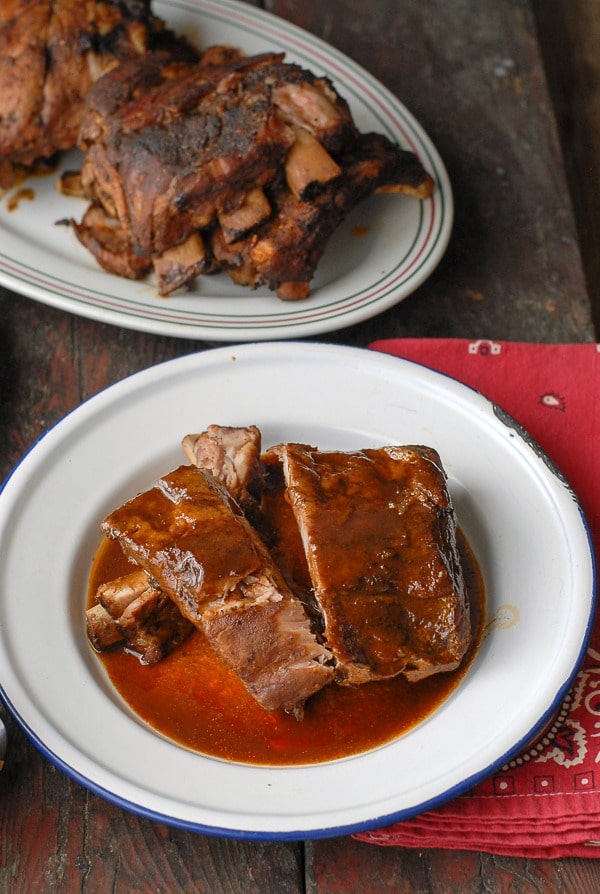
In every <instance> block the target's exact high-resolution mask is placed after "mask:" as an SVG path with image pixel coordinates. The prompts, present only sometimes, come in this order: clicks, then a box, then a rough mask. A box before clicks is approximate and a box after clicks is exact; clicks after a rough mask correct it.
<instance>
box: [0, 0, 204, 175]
mask: <svg viewBox="0 0 600 894" xmlns="http://www.w3.org/2000/svg"><path fill="white" fill-rule="evenodd" d="M159 47H160V48H164V49H167V50H168V51H169V52H174V53H175V54H176V55H178V56H179V57H180V58H186V59H188V60H192V59H193V58H195V57H196V55H197V54H196V52H195V51H194V50H193V49H192V47H191V46H190V45H189V44H187V43H186V42H184V41H181V40H179V39H176V38H175V37H174V35H173V34H172V33H171V32H170V31H169V30H168V29H167V28H165V26H164V24H163V22H162V21H161V20H160V19H158V18H157V17H156V16H154V15H152V13H151V11H150V0H2V3H1V4H0V173H1V174H2V180H3V183H4V185H5V186H6V185H9V183H10V179H11V177H14V176H15V170H16V168H17V167H30V166H32V165H34V164H35V163H36V162H38V161H39V160H40V159H50V158H51V157H52V156H54V155H55V153H57V152H58V151H60V150H65V149H71V148H73V147H74V146H75V145H76V143H77V134H78V132H79V127H80V125H81V121H82V118H83V110H84V101H85V97H86V96H87V93H88V92H89V90H90V88H91V86H92V84H93V83H94V81H95V80H96V79H97V78H98V77H99V76H100V75H102V74H103V73H104V72H106V71H108V70H109V69H110V68H113V67H114V66H115V65H117V64H118V62H120V61H122V60H125V59H131V58H137V57H140V56H142V55H144V54H145V53H147V52H148V51H149V50H152V49H157V48H159Z"/></svg>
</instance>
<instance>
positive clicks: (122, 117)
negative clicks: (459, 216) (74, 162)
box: [74, 47, 433, 299]
mask: <svg viewBox="0 0 600 894" xmlns="http://www.w3.org/2000/svg"><path fill="white" fill-rule="evenodd" d="M87 106H88V114H87V116H86V119H85V121H84V123H83V126H82V128H81V131H80V139H79V145H80V147H81V148H82V149H83V150H84V151H85V153H86V154H85V161H84V165H83V170H82V183H83V187H84V190H85V193H86V195H87V197H88V198H89V199H90V200H91V202H92V203H93V204H94V205H96V206H98V209H101V213H99V214H98V217H97V220H96V219H94V220H90V219H89V218H88V219H87V220H85V221H83V222H82V223H81V224H79V225H78V224H74V226H75V231H76V233H77V235H78V236H79V238H80V239H81V241H82V242H84V244H85V245H86V246H87V247H88V248H90V250H91V251H92V252H93V253H94V254H95V255H96V257H97V258H98V261H99V263H101V264H102V265H103V266H104V267H105V268H106V269H108V270H110V271H111V272H116V273H119V274H120V275H123V272H124V271H125V274H124V275H127V276H130V277H131V278H139V277H140V276H145V275H146V274H147V273H148V272H149V271H150V270H151V269H154V271H155V273H156V275H157V285H158V290H159V292H160V293H161V294H165V295H166V294H169V293H170V292H171V291H172V290H173V289H174V288H177V287H180V286H181V285H182V284H183V283H185V282H186V281H190V280H192V279H193V278H194V277H195V276H196V275H198V273H199V272H202V273H207V274H210V273H215V272H219V271H226V272H228V273H229V275H230V276H231V278H232V279H233V280H234V281H235V282H236V283H240V284H243V285H247V286H250V287H251V288H255V287H257V286H259V285H267V286H268V287H269V288H270V289H272V290H274V291H276V292H277V293H278V295H279V296H280V297H282V298H288V299H289V298H302V297H305V296H306V295H307V294H308V293H309V291H310V282H311V280H312V277H313V276H314V272H315V268H316V266H317V264H318V262H319V260H320V257H321V255H322V253H323V250H324V247H325V244H326V242H327V240H328V238H329V236H330V235H331V233H332V232H333V231H334V230H335V228H336V227H337V226H338V225H339V223H340V222H341V220H343V218H344V217H345V216H346V215H347V214H348V212H349V211H350V210H351V209H352V208H353V207H354V206H355V205H356V204H357V203H358V202H361V201H362V200H363V199H365V198H366V197H367V196H368V195H370V194H371V193H373V192H378V191H382V190H385V191H394V192H405V193H409V194H411V195H414V196H417V197H418V198H427V197H428V196H430V195H431V192H432V190H433V181H432V179H431V177H430V176H429V175H428V174H427V172H426V171H425V170H424V169H423V167H422V165H421V164H420V162H419V160H418V159H417V158H416V156H414V155H413V154H412V153H410V152H407V151H406V150H402V149H400V148H399V147H398V146H396V145H395V144H393V143H391V142H390V141H389V140H387V138H385V137H383V136H381V135H374V134H362V135H361V134H359V132H358V130H357V128H356V125H355V123H354V121H353V120H352V116H351V113H350V110H349V107H348V104H347V103H346V101H345V100H344V99H343V98H342V97H340V96H339V94H338V93H337V92H336V91H335V89H334V87H333V85H332V83H331V82H330V81H329V80H328V79H327V78H324V77H317V76H315V75H314V74H312V73H311V72H309V71H306V70H304V69H302V68H301V67H300V66H298V65H294V64H291V63H286V62H285V61H284V58H283V54H280V53H264V54H260V55H256V56H250V57H245V56H243V55H241V54H239V53H237V54H236V52H235V51H232V50H230V49H229V48H216V47H214V48H209V49H208V50H207V51H206V52H205V54H204V55H203V56H202V58H201V59H200V61H199V62H198V63H197V64H194V65H187V64H181V63H179V62H175V63H173V62H172V61H171V60H169V59H168V58H167V57H165V56H164V55H163V54H157V53H150V54H148V55H147V56H146V57H144V58H143V59H141V60H140V59H137V60H131V61H128V62H125V63H124V64H122V65H120V66H119V67H118V68H115V69H114V70H112V71H111V72H109V73H108V74H107V75H106V76H105V77H103V78H102V79H101V80H100V81H98V82H97V83H96V84H95V85H94V87H93V89H92V90H91V92H90V95H89V97H88V102H87ZM102 215H104V216H105V217H106V218H107V219H109V220H102ZM96 226H97V227H98V229H99V230H100V235H99V236H95V235H94V229H95V228H96ZM113 228H116V229H118V230H120V231H122V233H121V244H122V246H123V250H122V254H123V256H124V257H121V258H117V257H116V255H114V254H113V253H112V252H111V250H110V246H108V245H107V244H106V240H105V239H104V236H105V235H106V232H107V231H111V229H113ZM191 234H196V237H197V240H198V243H197V249H196V251H195V252H194V253H193V255H192V256H190V257H189V261H188V262H181V260H180V258H179V257H177V259H176V261H175V263H176V264H177V271H176V275H172V274H170V272H169V269H168V268H169V264H170V258H169V256H168V254H167V253H168V252H170V251H172V250H173V248H174V247H176V246H179V245H181V244H182V243H185V242H186V240H188V239H189V238H190V236H191ZM115 239H116V237H114V236H113V238H112V244H116V242H115Z"/></svg>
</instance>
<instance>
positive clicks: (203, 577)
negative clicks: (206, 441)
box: [102, 466, 333, 714]
mask: <svg viewBox="0 0 600 894" xmlns="http://www.w3.org/2000/svg"><path fill="white" fill-rule="evenodd" d="M102 530H103V531H104V533H105V534H106V535H107V536H108V537H110V538H113V539H117V540H118V541H119V543H120V544H121V547H122V548H123V550H124V552H125V553H126V555H128V556H129V557H130V558H131V559H133V560H134V561H135V562H136V563H137V564H138V565H139V566H140V567H141V568H143V569H144V570H145V571H146V572H147V573H148V574H149V575H150V576H151V577H152V578H153V579H154V580H156V582H157V584H158V586H159V588H160V589H161V590H162V591H163V592H165V593H166V594H167V595H168V596H169V597H170V598H171V599H173V601H174V602H175V604H176V605H177V606H178V608H179V610H180V611H181V613H182V614H183V615H184V616H185V617H186V618H188V619H189V620H190V621H191V622H192V623H193V624H194V625H195V626H196V627H198V628H199V629H201V630H202V631H203V632H204V634H205V635H206V637H207V638H208V640H209V642H210V643H211V645H212V646H213V648H214V649H215V651H216V652H217V654H218V655H219V656H220V658H221V659H222V660H223V661H224V662H225V663H226V664H227V665H228V666H229V667H230V668H231V669H232V670H233V671H234V672H235V673H237V674H238V675H239V676H240V678H241V679H242V681H243V682H244V684H245V685H246V687H247V689H248V690H249V692H250V693H251V694H252V696H253V697H254V698H255V699H256V700H257V701H258V702H259V703H260V704H261V705H262V706H263V707H265V708H266V709H268V710H276V709H280V708H282V709H284V710H286V711H289V712H292V713H296V714H300V713H301V711H302V706H303V704H304V702H305V701H306V699H307V698H309V696H311V695H313V694H314V693H315V692H317V691H318V690H319V689H320V688H322V686H324V685H325V684H326V683H328V682H330V681H331V679H332V676H333V672H332V669H331V666H330V659H331V656H330V654H329V652H328V651H327V650H326V649H325V648H324V647H322V646H321V645H320V644H319V643H318V642H317V640H316V638H315V636H314V634H313V633H312V631H311V628H310V623H309V620H308V618H307V616H306V614H305V612H304V610H303V608H302V605H301V603H300V602H299V601H298V600H297V599H296V598H295V597H294V596H293V594H292V593H291V591H290V590H289V589H288V587H287V586H286V584H285V582H284V581H283V579H282V578H281V575H280V574H279V572H278V570H277V569H276V568H275V566H274V565H273V562H272V561H271V559H270V556H269V554H268V552H267V550H266V548H265V546H264V545H263V543H262V542H261V540H260V538H259V537H258V535H257V534H256V532H255V531H254V530H253V528H252V527H251V526H250V525H249V523H248V522H247V520H246V519H245V517H244V515H243V514H242V512H241V510H240V509H239V507H238V506H237V504H236V503H235V502H234V501H233V499H232V498H231V496H230V494H229V493H228V492H227V491H226V489H225V488H224V487H223V486H222V485H221V484H220V483H219V482H218V481H217V480H216V479H215V478H214V477H213V476H212V475H211V474H210V473H208V472H205V471H204V470H202V469H199V468H196V467H194V466H180V467H179V468H178V469H176V470H174V471H173V472H171V473H170V474H169V475H166V476H164V477H163V478H161V479H160V480H159V481H158V482H157V483H156V484H155V486H154V487H152V488H150V489H149V490H148V491H146V492H144V493H142V494H140V495H138V496H137V497H135V498H134V499H133V500H131V501H129V502H128V503H125V504H124V505H123V506H121V507H120V508H119V509H117V510H116V511H115V512H113V513H111V514H110V515H109V516H108V517H107V518H106V519H105V520H104V522H103V523H102Z"/></svg>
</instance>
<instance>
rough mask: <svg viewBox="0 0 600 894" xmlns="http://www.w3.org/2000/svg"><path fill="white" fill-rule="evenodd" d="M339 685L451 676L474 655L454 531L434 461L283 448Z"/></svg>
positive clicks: (419, 452)
mask: <svg viewBox="0 0 600 894" xmlns="http://www.w3.org/2000/svg"><path fill="white" fill-rule="evenodd" d="M274 453H275V454H276V455H277V456H278V457H279V459H280V460H281V462H282V465H283V473H284V476H285V480H286V485H287V493H288V498H289V501H290V503H291V506H292V509H293V511H294V515H295V518H296V521H297V523H298V527H299V529H300V532H301V535H302V540H303V544H304V550H305V554H306V559H307V562H308V566H309V570H310V575H311V580H312V584H313V588H314V597H315V601H316V603H317V604H318V607H319V609H320V611H321V614H322V617H323V624H324V631H323V634H324V638H325V641H326V643H327V645H328V647H329V648H330V649H331V650H332V652H333V654H334V656H335V660H336V678H337V679H338V682H342V683H347V684H350V685H352V684H357V683H363V682H367V681H369V680H377V679H386V678H389V677H393V676H396V675H397V674H398V673H403V674H404V675H405V676H406V677H407V678H408V679H411V680H418V679H423V678H424V677H426V676H429V675H431V674H433V673H439V672H440V671H448V670H453V669H454V668H456V667H458V665H459V664H460V663H461V661H462V659H463V657H464V655H465V653H466V651H467V649H468V646H469V644H470V613H469V606H468V597H467V593H466V588H465V584H464V580H463V576H462V570H461V566H460V561H459V556H458V550H457V545H456V521H455V516H454V511H453V508H452V504H451V500H450V495H449V493H448V489H447V486H446V480H445V473H444V471H443V467H442V464H441V461H440V458H439V455H438V454H437V452H436V451H434V450H432V449H431V448H426V447H420V446H414V447H413V446H407V447H387V448H380V449H377V450H363V451H357V452H353V453H328V452H320V451H318V450H315V449H313V448H311V447H308V446H304V445H299V444H285V445H281V446H280V447H277V448H274Z"/></svg>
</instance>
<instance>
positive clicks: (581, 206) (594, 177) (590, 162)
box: [533, 0, 600, 331]
mask: <svg viewBox="0 0 600 894" xmlns="http://www.w3.org/2000/svg"><path fill="white" fill-rule="evenodd" d="M533 8H534V11H535V15H536V21H537V25H538V31H539V36H540V44H541V50H542V56H543V59H544V64H545V67H546V73H547V77H548V85H549V89H550V96H551V98H552V100H553V104H554V109H555V112H556V118H557V122H558V131H559V136H560V140H561V145H562V149H563V153H564V159H565V166H566V172H567V180H568V183H569V188H570V190H571V196H572V199H573V207H574V211H575V219H576V222H577V229H578V233H579V240H580V246H581V255H582V259H583V266H584V271H585V274H586V279H587V284H588V289H589V294H590V299H591V302H592V308H593V315H594V321H595V325H596V331H599V330H600V251H599V250H598V245H599V242H600V5H599V4H598V2H597V0H534V3H533Z"/></svg>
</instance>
